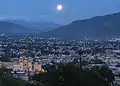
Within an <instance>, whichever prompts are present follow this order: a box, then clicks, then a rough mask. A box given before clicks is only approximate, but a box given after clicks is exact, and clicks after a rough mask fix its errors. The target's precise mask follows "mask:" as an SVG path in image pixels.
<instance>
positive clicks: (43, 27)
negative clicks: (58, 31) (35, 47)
mask: <svg viewBox="0 0 120 86" xmlns="http://www.w3.org/2000/svg"><path fill="white" fill-rule="evenodd" d="M5 21H9V22H12V23H15V24H19V25H22V26H24V27H27V28H34V29H38V30H40V31H41V32H47V31H51V30H54V29H55V28H58V27H59V26H60V25H58V24H55V23H53V22H38V21H26V20H5Z"/></svg>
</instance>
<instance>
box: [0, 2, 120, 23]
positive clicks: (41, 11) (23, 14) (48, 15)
mask: <svg viewBox="0 0 120 86" xmlns="http://www.w3.org/2000/svg"><path fill="white" fill-rule="evenodd" d="M57 4H63V6H64V10H63V11H59V12H58V11H56V5H57ZM116 12H120V0H0V18H1V19H3V18H18V19H27V20H35V21H52V22H56V23H62V24H66V23H69V22H71V21H73V20H80V19H86V18H90V17H93V16H99V15H105V14H110V13H116Z"/></svg>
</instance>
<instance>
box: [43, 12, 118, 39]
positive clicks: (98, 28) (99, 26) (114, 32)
mask: <svg viewBox="0 0 120 86" xmlns="http://www.w3.org/2000/svg"><path fill="white" fill-rule="evenodd" d="M119 36H120V13H114V14H110V15H105V16H96V17H93V18H90V19H85V20H77V21H73V22H72V23H70V24H68V25H65V26H61V27H59V28H57V29H55V30H52V31H48V32H44V33H42V34H41V37H57V38H60V39H84V38H88V39H107V38H108V39H109V38H113V37H119Z"/></svg>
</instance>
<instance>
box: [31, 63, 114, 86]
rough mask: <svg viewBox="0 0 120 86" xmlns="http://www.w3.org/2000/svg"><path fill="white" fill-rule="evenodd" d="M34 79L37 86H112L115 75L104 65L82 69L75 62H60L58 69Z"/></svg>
mask: <svg viewBox="0 0 120 86" xmlns="http://www.w3.org/2000/svg"><path fill="white" fill-rule="evenodd" d="M33 80H35V81H37V83H36V85H37V86H41V85H43V86H110V84H111V83H112V82H113V81H114V76H113V73H112V72H111V70H110V69H109V68H107V67H104V66H103V67H100V68H99V67H93V68H91V69H82V70H81V69H80V68H79V67H76V66H74V65H73V64H66V65H63V64H59V65H58V69H57V70H56V71H50V72H47V73H40V74H37V75H35V76H34V77H33Z"/></svg>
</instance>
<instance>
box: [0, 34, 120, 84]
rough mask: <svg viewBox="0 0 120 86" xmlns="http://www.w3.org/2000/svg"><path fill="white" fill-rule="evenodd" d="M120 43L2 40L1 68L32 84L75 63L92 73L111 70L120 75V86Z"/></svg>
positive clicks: (32, 39)
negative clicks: (39, 75)
mask: <svg viewBox="0 0 120 86" xmlns="http://www.w3.org/2000/svg"><path fill="white" fill-rule="evenodd" d="M3 38H4V39H3ZM119 43H120V39H119V38H114V39H111V40H59V39H54V38H53V39H52V38H48V39H42V38H39V37H36V36H35V37H24V38H22V37H19V36H18V37H12V36H11V37H10V36H9V37H7V36H1V40H0V47H1V48H0V60H1V62H0V67H1V68H2V67H5V68H7V69H11V70H12V71H11V73H12V74H13V76H14V77H16V78H21V79H23V80H26V81H29V80H30V78H31V77H32V76H33V75H34V74H37V73H39V72H41V73H45V72H50V71H54V70H56V69H57V65H58V64H60V63H63V64H67V63H74V64H76V65H81V66H82V67H83V68H88V69H90V68H92V67H96V66H107V67H109V68H110V69H111V70H112V72H113V74H115V75H116V76H115V81H114V84H120V83H119V82H120V78H119V76H117V75H119V74H120V60H119V59H120V45H119ZM48 67H50V69H48Z"/></svg>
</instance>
